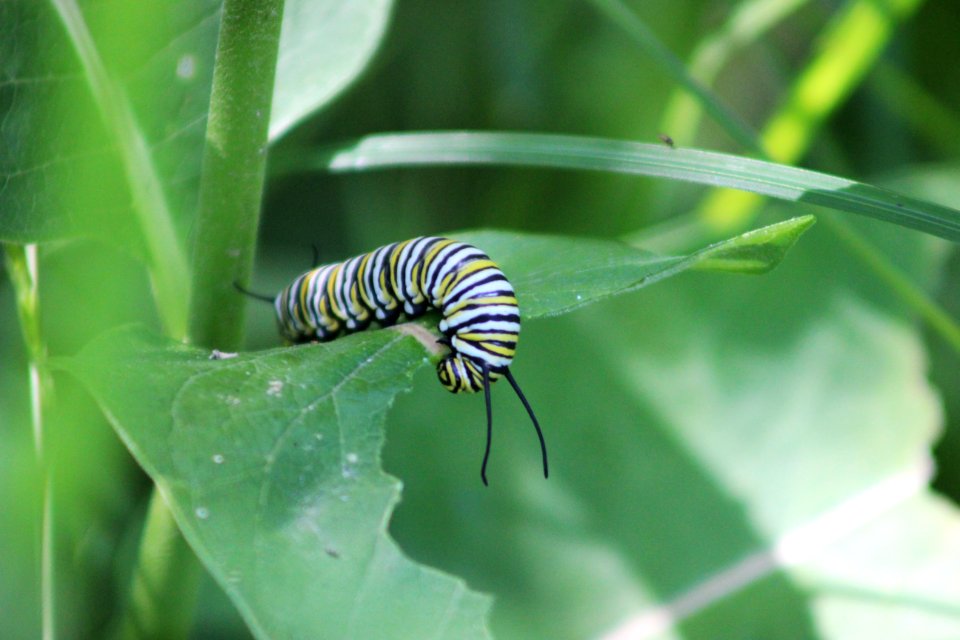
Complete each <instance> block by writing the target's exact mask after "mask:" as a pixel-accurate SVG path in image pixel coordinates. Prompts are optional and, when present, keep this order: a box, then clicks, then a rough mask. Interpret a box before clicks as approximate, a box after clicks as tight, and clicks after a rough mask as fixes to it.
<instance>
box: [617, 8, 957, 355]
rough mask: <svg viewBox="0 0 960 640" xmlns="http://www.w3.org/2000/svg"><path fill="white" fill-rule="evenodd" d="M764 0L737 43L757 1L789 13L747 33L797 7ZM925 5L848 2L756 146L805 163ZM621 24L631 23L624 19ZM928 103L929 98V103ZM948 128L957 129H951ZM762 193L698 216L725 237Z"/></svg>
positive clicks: (725, 201)
mask: <svg viewBox="0 0 960 640" xmlns="http://www.w3.org/2000/svg"><path fill="white" fill-rule="evenodd" d="M764 2H765V0H760V2H758V3H755V4H751V5H749V6H746V7H745V8H744V9H743V10H742V11H737V12H735V13H734V16H733V17H732V18H731V21H730V22H729V23H728V24H729V25H730V26H729V27H728V31H726V32H729V33H730V34H731V35H730V38H729V39H730V40H731V41H732V42H733V41H734V38H735V36H736V35H737V34H738V33H740V30H739V29H737V28H735V26H736V25H737V24H738V23H739V21H741V20H742V21H743V23H744V24H746V25H749V24H750V22H749V17H750V16H751V15H752V13H751V12H754V11H755V8H756V6H762V7H763V6H766V7H772V8H774V9H776V8H780V9H781V13H778V12H776V11H771V12H770V13H768V14H766V15H765V16H764V15H761V16H760V17H759V18H757V19H756V21H755V22H754V23H753V27H752V29H750V28H744V29H743V33H744V34H751V33H752V34H753V35H759V33H760V32H761V30H762V29H763V28H768V27H769V26H770V25H771V24H772V23H773V22H774V21H775V20H776V19H778V18H779V17H782V15H784V13H783V12H786V11H789V10H792V8H794V7H793V2H792V1H791V0H788V1H787V2H786V3H771V4H764ZM921 2H922V0H894V2H892V3H891V4H890V5H889V6H880V5H878V4H877V3H876V2H875V1H874V0H860V1H855V2H852V3H851V4H850V5H848V7H847V9H846V11H844V12H841V13H840V14H839V15H838V16H837V18H835V19H834V20H833V21H832V22H831V25H830V27H829V28H828V30H827V34H826V36H825V37H824V39H823V41H822V43H821V52H820V54H819V55H818V56H817V57H816V58H815V59H814V60H813V62H812V63H811V64H810V65H808V67H807V69H806V71H805V72H804V73H803V74H801V76H800V78H799V80H798V81H797V82H796V83H795V84H794V86H793V88H792V91H791V94H790V96H789V98H788V100H787V102H786V104H785V105H784V106H783V107H781V108H780V109H779V110H778V111H777V113H776V114H774V116H773V117H772V118H771V119H770V121H769V122H768V125H767V127H766V128H765V130H764V132H763V135H762V136H761V137H760V138H759V139H758V138H757V137H756V136H752V137H751V145H752V149H753V151H754V152H756V153H757V154H759V155H760V157H761V158H764V159H767V160H769V159H771V153H768V149H769V150H771V151H772V153H773V157H775V158H776V159H779V160H781V161H782V162H795V161H796V160H798V159H799V158H800V157H801V156H802V155H803V154H804V153H805V152H806V150H807V148H808V147H809V144H810V142H811V140H812V139H813V136H814V134H815V132H816V130H817V129H818V128H819V126H820V124H821V123H822V122H823V121H824V120H825V119H826V118H827V116H828V115H829V114H830V113H831V112H833V111H834V110H835V109H836V108H837V106H839V104H841V103H842V102H843V100H844V99H845V98H846V97H847V96H848V95H849V94H850V93H852V91H853V89H854V88H855V87H856V86H857V85H858V84H859V83H860V82H861V81H862V80H863V78H864V77H865V75H866V73H867V71H868V70H869V69H870V68H871V67H872V65H873V63H874V62H875V61H876V59H877V57H878V56H879V54H880V52H881V51H882V50H883V47H884V46H885V45H886V43H887V42H888V41H889V39H890V37H891V36H892V34H893V31H894V29H895V27H896V24H897V22H898V21H899V20H902V19H905V18H906V17H908V16H909V15H910V14H911V13H912V12H913V11H915V10H916V8H917V7H918V6H919V5H920V4H921ZM621 26H624V28H628V27H627V26H626V25H624V24H621ZM726 32H722V33H726ZM712 42H714V43H716V44H711V45H710V46H707V47H705V48H703V49H702V51H703V53H702V54H701V55H703V56H705V57H703V58H701V61H704V62H705V63H709V64H711V65H714V66H713V67H712V68H711V67H709V66H708V67H707V71H712V72H713V73H714V74H715V73H716V71H717V70H718V68H719V63H720V62H722V59H723V57H724V56H723V55H722V54H723V52H724V49H723V46H724V39H723V38H721V39H719V40H714V41H712ZM641 49H642V50H643V51H644V52H645V53H647V54H648V55H649V54H650V47H648V46H642V47H641ZM654 59H655V60H657V61H659V62H661V64H663V66H664V67H665V68H666V69H667V70H668V71H669V70H670V69H673V68H674V67H676V65H677V64H681V63H680V62H679V60H677V59H675V58H674V56H673V54H672V53H671V52H670V51H669V50H667V49H666V47H663V48H662V50H660V51H658V55H657V56H655V58H654ZM704 62H701V64H703V63H704ZM701 79H702V76H701ZM708 81H709V78H708ZM680 84H681V87H682V89H684V91H685V93H684V94H683V95H684V97H685V98H686V99H687V100H689V101H693V102H695V103H699V105H700V107H701V108H702V109H703V110H704V111H706V112H707V113H709V114H710V115H711V116H713V117H714V119H715V120H716V122H717V123H718V124H719V125H720V126H721V127H723V128H724V129H726V130H727V132H728V133H729V134H730V135H731V136H733V137H737V136H738V133H739V130H738V129H737V128H736V127H731V123H730V121H729V120H728V119H726V118H722V117H721V118H718V117H717V116H716V113H715V111H714V109H712V108H711V105H713V104H716V103H718V102H719V99H711V98H712V96H713V95H714V94H713V92H712V91H711V90H710V89H708V88H705V86H704V85H699V84H698V85H697V86H696V88H697V90H696V91H691V90H690V87H689V86H687V84H686V83H680ZM921 104H928V103H926V102H923V101H921ZM930 112H931V116H932V117H933V116H937V117H938V119H939V120H941V121H942V120H945V119H946V120H950V118H948V117H947V118H945V117H944V116H943V114H942V112H941V111H939V110H935V109H934V110H930ZM686 113H687V116H688V117H690V118H692V119H693V120H691V121H689V122H687V123H686V125H687V126H685V127H677V126H676V125H680V124H683V123H682V122H675V123H673V124H671V126H672V127H675V128H676V130H677V131H681V133H682V134H688V135H690V137H692V131H693V129H694V128H695V126H696V122H695V119H697V118H698V115H699V114H698V112H697V111H696V110H693V109H688V110H687V112H686ZM680 115H682V113H680V112H678V114H677V116H678V117H679V116H680ZM946 130H950V127H948V128H947V129H946ZM678 135H679V134H678ZM758 193H760V192H759V191H756V192H754V193H744V192H743V191H726V190H719V191H714V192H712V193H710V194H709V195H708V196H707V197H706V198H705V199H704V201H703V202H702V203H701V206H700V208H699V211H698V215H697V217H698V218H699V219H700V220H701V221H702V222H706V223H707V227H708V229H712V230H713V233H714V234H716V235H722V234H723V233H727V232H729V231H730V230H731V229H734V228H743V227H746V226H747V224H748V223H749V220H752V219H753V218H754V216H755V214H756V212H757V211H758V210H759V207H760V204H761V203H762V201H763V198H762V196H759V195H757V194H758ZM825 222H826V224H827V225H828V227H829V228H830V229H831V230H833V231H834V233H835V234H836V235H837V237H838V238H839V239H840V240H841V242H843V243H844V244H845V246H846V247H847V249H848V250H850V251H851V252H852V253H853V254H854V255H855V256H857V257H858V258H859V259H860V260H861V261H862V262H863V263H864V264H865V265H866V266H867V267H868V268H869V269H870V270H872V271H873V273H874V274H876V275H877V277H879V278H880V279H881V280H883V281H884V282H886V283H887V285H888V286H889V287H890V288H891V290H892V291H893V292H894V293H895V294H896V295H897V296H898V297H899V298H900V299H901V300H902V301H903V302H904V304H906V305H907V306H908V307H909V308H911V309H913V310H914V312H915V313H917V315H918V316H919V317H920V318H921V319H923V320H924V321H925V322H926V323H927V324H928V325H929V326H930V327H931V328H932V329H933V330H934V331H935V332H937V333H938V334H940V335H941V336H942V337H943V338H944V340H945V341H946V342H947V344H949V345H951V346H952V347H953V348H954V350H955V351H956V352H957V353H958V354H960V325H958V324H957V322H956V321H955V320H954V319H953V318H952V317H950V315H949V314H947V313H946V312H945V311H944V310H943V309H942V308H941V307H940V306H939V305H938V304H937V303H936V302H935V301H934V300H933V299H932V298H931V297H930V296H929V295H928V294H927V293H926V292H925V291H924V290H923V289H922V288H921V287H919V286H917V285H916V284H915V283H913V282H912V281H911V280H910V278H908V277H907V276H906V275H905V274H904V273H903V272H902V271H901V270H900V269H898V268H897V267H896V266H895V265H893V264H892V263H891V262H890V261H889V260H888V259H887V258H886V257H885V256H884V255H883V254H882V253H881V252H880V250H879V249H877V248H876V247H875V246H874V245H873V244H872V243H871V242H870V241H869V240H867V239H866V238H864V237H863V236H862V235H861V234H859V233H858V232H857V231H856V230H855V229H853V228H852V227H850V226H849V225H847V224H846V223H845V222H844V221H842V220H839V219H835V218H831V217H827V218H825ZM906 226H909V225H906ZM688 229H689V227H688ZM708 233H709V232H708Z"/></svg>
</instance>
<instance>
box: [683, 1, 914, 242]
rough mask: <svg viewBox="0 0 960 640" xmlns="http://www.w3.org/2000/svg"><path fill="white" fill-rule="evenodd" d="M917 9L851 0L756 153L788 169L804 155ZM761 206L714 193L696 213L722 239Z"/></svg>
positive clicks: (740, 196) (755, 200) (737, 195)
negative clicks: (763, 152) (825, 122)
mask: <svg viewBox="0 0 960 640" xmlns="http://www.w3.org/2000/svg"><path fill="white" fill-rule="evenodd" d="M921 3H922V0H889V1H886V2H878V1H877V0H855V1H854V2H851V3H850V4H848V5H847V6H846V8H845V9H844V10H843V11H841V12H840V13H839V14H837V16H836V17H834V18H833V19H832V20H831V22H830V24H829V25H828V27H827V29H826V31H825V33H824V35H823V36H822V37H821V39H820V41H819V52H818V53H817V55H816V56H815V57H814V58H813V59H812V60H811V61H810V62H809V63H808V64H807V66H806V68H805V69H804V71H803V72H802V73H801V74H800V76H799V78H798V79H797V81H796V82H795V83H794V84H793V85H792V86H791V88H790V93H789V95H788V96H787V99H786V101H785V102H784V104H783V105H782V106H781V107H780V108H779V109H777V111H776V112H775V113H774V114H773V116H771V117H770V119H769V120H768V121H767V124H766V126H765V127H764V129H763V133H762V134H761V136H760V147H761V148H762V149H764V150H765V151H766V153H767V155H768V157H769V158H771V159H773V160H776V161H777V162H783V163H793V162H796V161H797V160H799V159H800V158H801V157H802V156H803V154H804V153H806V151H807V149H808V148H809V147H810V144H811V142H812V141H813V140H814V137H815V135H816V132H817V131H818V130H819V128H820V126H821V125H822V124H823V122H824V121H825V120H826V118H827V117H828V116H829V115H830V114H831V113H833V112H834V111H835V110H836V109H837V107H838V106H839V105H840V104H841V103H842V102H843V101H844V100H846V98H847V97H848V96H849V95H850V94H851V93H852V92H853V90H854V89H855V88H856V87H857V86H858V85H859V84H860V82H861V81H862V80H863V78H864V77H865V75H866V73H867V72H868V71H869V70H870V68H871V67H872V66H873V64H874V63H875V62H876V60H877V58H878V57H879V55H880V53H881V52H882V51H883V49H884V47H885V46H886V45H887V43H888V42H889V41H890V38H891V37H892V35H893V33H894V30H895V28H896V26H897V24H898V23H899V22H900V21H902V20H904V19H905V18H907V17H908V16H910V15H911V14H912V13H913V12H914V11H915V10H916V9H917V7H918V6H919V5H920V4H921ZM720 124H721V125H722V124H723V123H720ZM762 202H763V200H762V198H759V197H757V196H756V195H752V194H746V193H742V192H734V191H715V192H712V193H710V194H709V195H708V196H707V197H706V198H705V199H704V200H703V202H702V203H701V205H700V207H699V208H698V211H699V215H700V217H701V218H702V219H703V220H704V221H705V222H706V223H707V224H708V225H710V226H711V227H713V228H715V229H717V231H718V232H719V233H723V234H726V233H730V232H731V231H732V230H735V229H740V228H744V227H746V226H747V225H748V224H749V221H750V220H752V219H753V217H754V216H755V215H756V213H757V211H758V210H759V207H760V205H761V204H762ZM914 228H916V227H914Z"/></svg>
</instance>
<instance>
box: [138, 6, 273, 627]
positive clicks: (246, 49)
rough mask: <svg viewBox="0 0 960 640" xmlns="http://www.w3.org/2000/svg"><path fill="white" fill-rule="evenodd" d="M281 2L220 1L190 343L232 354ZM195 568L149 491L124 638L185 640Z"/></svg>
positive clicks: (238, 332) (255, 218)
mask: <svg viewBox="0 0 960 640" xmlns="http://www.w3.org/2000/svg"><path fill="white" fill-rule="evenodd" d="M282 16H283V0H226V1H225V2H224V4H223V10H222V16H221V24H220V35H219V38H218V41H217V53H216V62H215V65H214V72H213V90H212V93H211V98H210V112H209V118H208V121H207V137H206V144H205V147H204V156H203V168H202V173H201V179H200V206H199V211H198V217H197V225H196V229H195V236H194V239H195V245H194V250H193V274H192V282H191V285H192V286H191V287H190V291H191V295H190V305H189V311H190V322H189V325H188V329H187V334H186V338H187V340H188V341H190V342H192V343H195V344H200V345H207V346H217V347H220V348H223V349H236V348H237V347H239V346H240V342H241V338H242V335H243V304H244V300H243V298H242V297H241V296H239V295H238V294H237V292H236V291H235V290H234V289H233V282H234V281H236V280H244V281H245V280H246V279H247V278H248V277H249V274H250V272H251V270H252V267H253V257H254V253H255V247H256V239H257V238H256V233H257V226H258V224H259V218H260V201H261V197H262V191H263V183H264V173H265V166H266V149H267V127H268V125H269V122H270V100H271V98H272V95H273V80H274V74H275V71H276V64H277V54H278V48H279V43H280V25H281V19H282ZM198 572H199V567H198V565H197V560H196V558H195V556H194V555H193V553H192V552H191V551H190V549H189V547H188V546H187V544H186V542H185V541H184V539H183V537H182V536H181V535H180V533H179V529H178V528H177V525H176V522H175V521H174V518H173V515H172V514H171V512H170V510H169V508H168V507H167V505H166V503H165V502H164V500H163V498H162V496H160V495H159V493H158V492H157V490H156V489H155V490H154V494H153V497H152V499H151V503H150V509H149V511H148V513H147V519H146V524H145V525H144V534H143V538H142V540H141V544H140V552H139V557H138V559H137V567H136V569H135V574H134V575H135V578H134V584H133V593H132V598H131V602H130V607H129V610H128V612H127V615H126V617H125V619H124V621H123V623H122V632H123V634H124V637H127V638H131V637H133V638H180V637H185V636H186V633H187V631H188V629H189V621H190V618H191V614H192V611H193V608H194V603H195V599H196V588H197V579H196V576H197V575H199V573H198Z"/></svg>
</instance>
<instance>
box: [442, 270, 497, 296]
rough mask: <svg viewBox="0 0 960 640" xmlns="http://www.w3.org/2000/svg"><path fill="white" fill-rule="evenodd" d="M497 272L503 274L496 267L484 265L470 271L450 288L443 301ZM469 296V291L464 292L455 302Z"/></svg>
mask: <svg viewBox="0 0 960 640" xmlns="http://www.w3.org/2000/svg"><path fill="white" fill-rule="evenodd" d="M497 274H499V275H503V272H502V271H500V269H498V268H496V267H484V268H483V269H480V270H479V271H477V272H475V273H471V274H470V275H469V276H467V277H466V278H464V279H463V280H461V281H460V283H459V284H458V285H457V286H455V287H454V288H453V289H451V290H450V291H449V292H448V293H447V295H446V297H445V298H444V300H445V301H446V300H450V299H451V298H453V297H454V296H456V295H457V294H459V293H460V292H461V291H467V290H469V289H470V288H471V287H473V286H475V285H476V284H477V283H478V282H480V281H481V280H484V279H486V278H489V277H490V276H494V275H497ZM501 282H502V281H501ZM508 286H509V285H508ZM469 297H471V295H470V293H469V291H468V292H467V293H466V294H464V295H463V296H461V298H460V299H459V300H457V302H461V301H463V300H466V299H467V298H469Z"/></svg>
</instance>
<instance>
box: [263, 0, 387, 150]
mask: <svg viewBox="0 0 960 640" xmlns="http://www.w3.org/2000/svg"><path fill="white" fill-rule="evenodd" d="M392 8H393V0H351V2H342V1H341V0H286V2H285V4H284V9H283V32H282V34H281V36H280V59H279V62H278V66H277V78H276V85H275V87H274V92H273V107H272V109H271V113H270V139H271V140H276V139H277V138H279V137H281V136H282V135H283V134H284V133H286V132H287V131H289V130H290V129H291V128H292V127H294V126H295V125H296V124H297V123H299V122H300V121H301V120H303V119H304V118H305V117H306V116H308V115H309V114H310V113H312V112H314V111H316V110H318V109H321V108H323V107H324V106H326V105H328V104H329V103H330V102H332V101H333V99H334V98H336V97H337V96H338V95H340V94H341V93H342V92H343V91H344V90H345V89H346V88H347V87H349V86H350V84H351V83H352V82H353V81H354V80H356V78H357V76H359V75H360V73H361V72H362V71H363V70H364V68H365V67H366V66H367V63H368V62H369V61H370V59H371V58H372V57H373V54H374V53H376V51H377V47H378V46H379V44H380V41H381V40H382V39H383V35H384V33H385V32H386V29H387V23H388V22H389V19H390V12H391V10H392Z"/></svg>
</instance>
